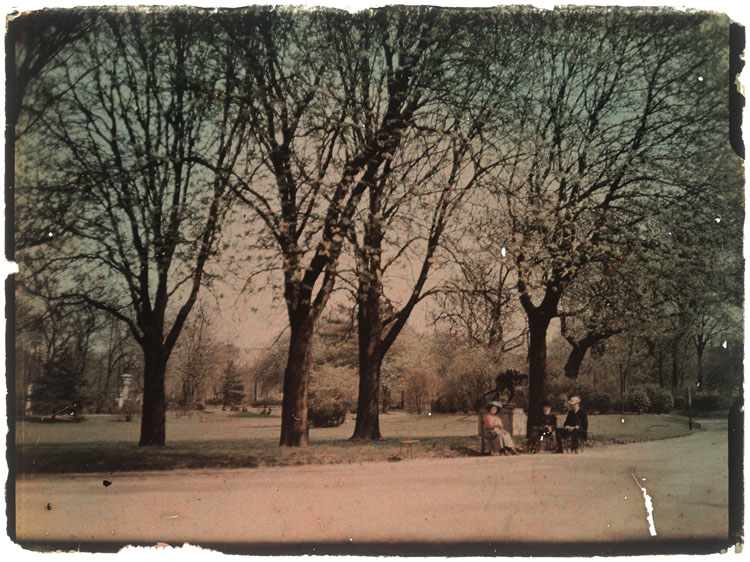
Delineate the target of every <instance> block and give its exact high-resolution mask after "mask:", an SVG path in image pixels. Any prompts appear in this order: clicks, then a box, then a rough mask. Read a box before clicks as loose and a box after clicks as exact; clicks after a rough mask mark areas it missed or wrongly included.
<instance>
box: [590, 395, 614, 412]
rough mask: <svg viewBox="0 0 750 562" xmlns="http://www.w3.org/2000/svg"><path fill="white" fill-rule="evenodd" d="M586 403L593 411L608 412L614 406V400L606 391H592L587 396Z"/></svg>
mask: <svg viewBox="0 0 750 562" xmlns="http://www.w3.org/2000/svg"><path fill="white" fill-rule="evenodd" d="M586 405H587V407H588V408H589V409H590V410H591V411H593V412H597V413H599V414H609V413H610V412H612V410H613V408H614V401H613V400H612V397H611V396H610V395H609V394H607V393H606V392H594V393H592V394H591V395H590V396H589V398H588V404H586Z"/></svg>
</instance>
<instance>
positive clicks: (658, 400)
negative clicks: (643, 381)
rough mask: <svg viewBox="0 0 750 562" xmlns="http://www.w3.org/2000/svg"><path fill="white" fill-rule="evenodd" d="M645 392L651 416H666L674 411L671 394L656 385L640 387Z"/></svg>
mask: <svg viewBox="0 0 750 562" xmlns="http://www.w3.org/2000/svg"><path fill="white" fill-rule="evenodd" d="M642 390H643V391H645V392H646V394H647V395H648V400H649V408H648V411H649V412H650V413H652V414H666V413H667V412H671V411H672V410H674V398H673V397H672V393H671V392H670V391H669V390H667V389H666V388H662V387H660V386H659V385H656V384H649V385H645V386H644V387H642Z"/></svg>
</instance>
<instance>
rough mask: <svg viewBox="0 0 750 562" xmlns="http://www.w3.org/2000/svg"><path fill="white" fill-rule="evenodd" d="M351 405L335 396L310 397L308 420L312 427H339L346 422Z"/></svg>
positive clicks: (314, 395)
mask: <svg viewBox="0 0 750 562" xmlns="http://www.w3.org/2000/svg"><path fill="white" fill-rule="evenodd" d="M351 406H352V405H351V404H350V403H349V402H347V401H346V400H342V399H341V397H340V396H335V395H330V394H328V395H325V394H324V395H316V394H311V395H310V396H309V400H308V404H307V419H308V420H309V421H310V425H311V426H312V427H338V426H340V425H341V424H342V423H344V421H345V420H346V413H347V412H348V411H349V409H350V408H351Z"/></svg>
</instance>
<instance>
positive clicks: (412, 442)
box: [399, 439, 419, 458]
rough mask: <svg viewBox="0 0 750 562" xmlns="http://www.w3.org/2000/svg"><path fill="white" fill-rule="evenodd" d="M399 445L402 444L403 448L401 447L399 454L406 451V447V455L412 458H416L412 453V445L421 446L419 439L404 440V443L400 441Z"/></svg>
mask: <svg viewBox="0 0 750 562" xmlns="http://www.w3.org/2000/svg"><path fill="white" fill-rule="evenodd" d="M399 443H401V447H399V454H402V453H403V450H404V447H406V453H407V454H408V455H409V456H410V457H412V458H414V455H413V454H412V452H411V446H412V445H419V439H404V440H402V441H399ZM404 456H405V455H404Z"/></svg>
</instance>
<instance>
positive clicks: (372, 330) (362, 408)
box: [351, 283, 383, 439]
mask: <svg viewBox="0 0 750 562" xmlns="http://www.w3.org/2000/svg"><path fill="white" fill-rule="evenodd" d="M362 297H363V298H361V299H360V302H359V312H358V318H357V328H358V332H359V398H358V399H357V423H356V425H355V427H354V434H353V435H352V437H351V438H352V439H380V438H381V435H380V418H379V414H378V402H379V397H380V366H381V364H382V361H383V356H382V353H381V328H382V326H381V318H380V295H379V294H378V291H377V286H376V284H374V283H369V284H367V288H366V294H365V295H362Z"/></svg>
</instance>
